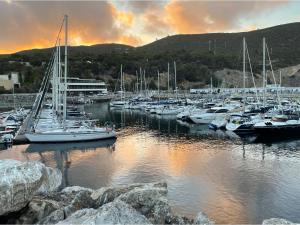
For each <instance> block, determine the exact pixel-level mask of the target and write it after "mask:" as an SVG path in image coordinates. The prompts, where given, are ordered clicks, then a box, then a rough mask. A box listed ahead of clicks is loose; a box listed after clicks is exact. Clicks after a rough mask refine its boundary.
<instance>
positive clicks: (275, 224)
mask: <svg viewBox="0 0 300 225" xmlns="http://www.w3.org/2000/svg"><path fill="white" fill-rule="evenodd" d="M279 224H282V225H283V224H294V223H292V222H290V221H288V220H285V219H279V218H271V219H267V220H264V221H263V223H262V225H279Z"/></svg>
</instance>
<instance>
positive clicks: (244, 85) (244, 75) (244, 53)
mask: <svg viewBox="0 0 300 225" xmlns="http://www.w3.org/2000/svg"><path fill="white" fill-rule="evenodd" d="M243 88H244V92H243V93H244V111H245V105H246V93H245V92H246V39H245V37H243Z"/></svg>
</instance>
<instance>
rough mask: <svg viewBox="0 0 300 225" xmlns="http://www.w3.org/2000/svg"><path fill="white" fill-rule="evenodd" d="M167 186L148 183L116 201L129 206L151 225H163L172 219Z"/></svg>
mask: <svg viewBox="0 0 300 225" xmlns="http://www.w3.org/2000/svg"><path fill="white" fill-rule="evenodd" d="M166 195H167V185H166V184H165V183H150V184H145V185H143V186H140V187H136V188H134V189H132V190H131V191H129V192H127V193H124V194H122V195H120V196H119V197H118V198H117V199H119V200H121V201H123V202H125V203H127V204H129V205H130V206H132V207H133V208H134V209H136V210H137V211H138V212H140V213H141V214H142V215H144V216H146V217H147V218H148V219H149V220H150V221H151V222H152V223H155V224H163V223H165V222H170V221H171V218H172V212H171V207H170V206H169V203H168V200H167V198H166Z"/></svg>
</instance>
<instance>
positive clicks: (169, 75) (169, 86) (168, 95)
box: [168, 62, 170, 98]
mask: <svg viewBox="0 0 300 225" xmlns="http://www.w3.org/2000/svg"><path fill="white" fill-rule="evenodd" d="M168 98H170V64H169V62H168Z"/></svg>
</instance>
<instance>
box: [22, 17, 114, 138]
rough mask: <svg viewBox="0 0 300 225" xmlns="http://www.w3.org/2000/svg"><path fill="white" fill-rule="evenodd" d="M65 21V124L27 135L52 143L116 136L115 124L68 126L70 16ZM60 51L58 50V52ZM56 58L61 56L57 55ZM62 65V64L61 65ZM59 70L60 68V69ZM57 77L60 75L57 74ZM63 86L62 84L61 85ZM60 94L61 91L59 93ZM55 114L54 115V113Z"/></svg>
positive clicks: (27, 135)
mask: <svg viewBox="0 0 300 225" xmlns="http://www.w3.org/2000/svg"><path fill="white" fill-rule="evenodd" d="M64 23H65V65H64V85H62V87H63V96H62V98H63V126H62V127H55V126H54V127H53V128H50V129H49V128H48V129H47V128H46V129H44V130H38V131H35V130H34V129H33V130H32V132H30V133H26V134H25V136H26V138H27V139H28V140H29V141H30V142H43V143H50V142H78V141H92V140H100V139H107V138H114V137H116V133H115V131H114V127H113V126H106V127H102V128H98V127H93V126H89V125H85V126H79V127H68V126H67V124H68V123H67V121H66V116H67V74H68V64H67V63H68V48H67V46H68V16H67V15H65V17H64ZM59 52H60V51H57V52H56V54H58V53H59ZM56 58H59V56H58V57H56ZM57 61H58V60H54V65H53V66H54V68H55V67H56V66H57V64H55V63H57ZM59 66H60V65H59ZM58 71H59V70H58ZM56 77H60V75H59V76H56ZM56 82H57V81H55V80H53V82H52V84H54V87H53V88H52V90H53V91H56V88H55V85H56ZM58 82H60V80H59V81H58ZM59 86H61V85H59ZM56 94H57V93H54V94H53V99H52V101H53V103H55V99H56V96H55V95H56ZM58 94H59V95H60V93H58ZM56 105H57V104H56ZM53 107H54V109H56V106H55V104H53ZM52 116H53V115H52Z"/></svg>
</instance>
